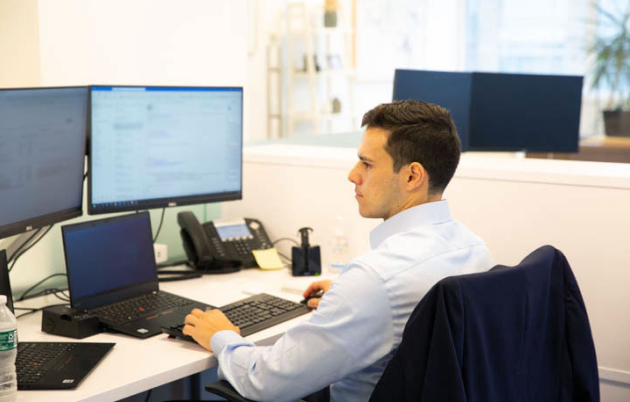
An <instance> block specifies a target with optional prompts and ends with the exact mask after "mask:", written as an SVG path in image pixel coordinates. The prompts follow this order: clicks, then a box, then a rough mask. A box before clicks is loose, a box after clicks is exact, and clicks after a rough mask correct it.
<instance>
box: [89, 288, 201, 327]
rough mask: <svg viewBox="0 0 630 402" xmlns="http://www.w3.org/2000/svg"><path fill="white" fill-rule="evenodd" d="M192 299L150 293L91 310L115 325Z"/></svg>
mask: <svg viewBox="0 0 630 402" xmlns="http://www.w3.org/2000/svg"><path fill="white" fill-rule="evenodd" d="M190 303H191V301H190V300H188V299H185V298H183V297H179V296H176V295H173V294H170V293H164V292H158V293H149V294H145V295H142V296H138V297H134V298H132V299H127V300H123V301H119V302H116V303H114V304H109V305H107V306H102V307H98V308H95V309H92V310H89V311H88V313H90V314H92V315H96V316H97V317H99V319H101V320H103V321H107V322H109V323H111V324H113V325H116V324H123V323H126V322H130V321H134V320H136V319H138V318H141V317H145V316H149V315H151V314H153V313H154V312H156V311H164V310H168V309H170V308H178V307H182V306H186V305H188V304H190Z"/></svg>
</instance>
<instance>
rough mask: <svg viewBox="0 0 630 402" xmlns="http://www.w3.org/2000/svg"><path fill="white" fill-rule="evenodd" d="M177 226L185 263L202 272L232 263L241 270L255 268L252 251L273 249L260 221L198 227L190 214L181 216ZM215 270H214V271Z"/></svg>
mask: <svg viewBox="0 0 630 402" xmlns="http://www.w3.org/2000/svg"><path fill="white" fill-rule="evenodd" d="M177 222H178V223H179V225H180V227H181V232H180V234H181V237H182V241H183V245H184V250H185V251H186V255H187V256H188V259H189V260H190V261H191V263H193V265H194V266H195V268H197V269H201V270H216V269H225V267H224V266H222V267H217V264H216V262H217V261H226V260H232V261H236V262H238V263H239V265H241V266H242V267H244V268H250V267H257V266H258V265H257V264H256V260H255V259H254V255H253V254H252V250H264V249H268V248H271V247H273V244H272V242H271V240H270V239H269V236H268V235H267V232H265V228H264V227H263V225H262V223H261V222H260V221H259V220H256V219H251V218H242V219H237V220H231V221H220V222H213V221H210V222H207V223H204V224H200V223H199V221H198V220H197V218H196V217H195V215H194V214H193V213H192V212H190V211H186V212H180V213H179V214H178V215H177ZM213 267H214V268H213Z"/></svg>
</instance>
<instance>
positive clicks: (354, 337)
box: [211, 263, 394, 401]
mask: <svg viewBox="0 0 630 402" xmlns="http://www.w3.org/2000/svg"><path fill="white" fill-rule="evenodd" d="M393 341H394V332H393V319H392V311H391V306H390V302H389V299H388V295H387V292H386V290H385V287H384V284H383V281H382V279H381V278H380V277H378V275H376V273H374V271H372V270H371V269H368V268H365V267H363V266H361V265H359V264H357V263H354V264H351V265H349V266H348V267H347V268H346V269H345V270H344V272H343V273H342V274H340V275H339V276H338V277H337V279H336V280H335V281H334V282H333V285H332V286H331V288H330V290H329V291H328V292H327V293H326V294H325V295H324V297H323V298H322V301H321V302H320V304H319V307H318V309H317V310H315V311H314V312H313V314H312V316H311V317H310V318H309V319H308V320H307V321H305V322H303V323H300V324H299V325H297V326H295V327H293V328H291V329H290V330H288V331H287V332H286V333H285V334H284V335H283V336H282V337H281V338H280V339H278V341H276V343H275V344H274V345H273V346H266V347H258V346H255V345H254V344H252V343H251V342H248V341H247V340H245V339H244V338H243V337H241V336H240V335H237V334H236V333H234V332H232V331H221V332H218V333H216V334H215V335H214V336H213V337H212V339H211V346H212V350H214V353H215V356H216V357H217V359H218V360H219V377H220V378H223V379H226V380H228V381H229V382H230V383H231V384H232V386H233V387H234V388H235V389H236V390H237V391H238V392H239V393H240V394H241V395H243V396H244V397H246V398H250V399H254V400H260V401H266V400H278V401H290V400H295V399H297V398H301V397H303V396H306V395H308V394H310V393H313V392H315V391H317V390H319V389H322V388H324V387H325V386H327V385H329V384H332V383H334V382H336V381H339V380H341V379H343V378H344V377H346V376H348V375H349V374H352V373H354V372H357V371H359V370H362V369H364V368H366V367H368V366H370V365H372V364H374V362H376V361H377V360H378V359H380V358H381V357H383V356H385V355H386V354H387V353H389V352H390V351H391V349H392V347H393Z"/></svg>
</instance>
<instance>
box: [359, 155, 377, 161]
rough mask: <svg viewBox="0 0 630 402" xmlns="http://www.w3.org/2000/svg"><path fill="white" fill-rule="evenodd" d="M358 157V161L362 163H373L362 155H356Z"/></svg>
mask: <svg viewBox="0 0 630 402" xmlns="http://www.w3.org/2000/svg"><path fill="white" fill-rule="evenodd" d="M357 156H358V157H359V159H361V160H362V161H363V162H374V161H373V160H372V159H370V158H368V157H367V156H364V155H357Z"/></svg>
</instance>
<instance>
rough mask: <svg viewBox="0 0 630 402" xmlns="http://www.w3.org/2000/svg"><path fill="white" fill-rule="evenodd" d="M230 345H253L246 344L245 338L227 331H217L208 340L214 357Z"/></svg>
mask: <svg viewBox="0 0 630 402" xmlns="http://www.w3.org/2000/svg"><path fill="white" fill-rule="evenodd" d="M230 343H239V344H242V345H253V343H251V342H248V341H247V340H245V338H243V337H242V336H240V335H239V334H237V333H236V332H234V331H232V330H229V329H226V330H223V331H219V332H217V333H215V334H214V335H212V338H210V347H211V348H212V351H213V352H214V354H215V355H217V354H219V353H220V352H221V350H222V349H223V348H224V347H225V346H226V345H228V344H230Z"/></svg>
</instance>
